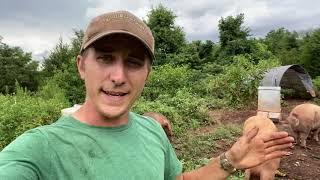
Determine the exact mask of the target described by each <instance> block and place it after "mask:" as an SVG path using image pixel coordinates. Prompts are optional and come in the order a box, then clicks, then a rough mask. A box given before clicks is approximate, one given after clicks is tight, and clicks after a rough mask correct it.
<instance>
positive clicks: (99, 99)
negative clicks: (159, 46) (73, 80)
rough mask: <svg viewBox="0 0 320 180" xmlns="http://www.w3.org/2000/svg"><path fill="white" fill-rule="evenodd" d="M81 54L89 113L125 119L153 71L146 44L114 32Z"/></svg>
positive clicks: (112, 118)
mask: <svg viewBox="0 0 320 180" xmlns="http://www.w3.org/2000/svg"><path fill="white" fill-rule="evenodd" d="M93 47H94V48H89V49H88V50H87V51H88V52H87V53H86V55H85V56H80V57H78V69H79V73H80V76H81V78H82V79H84V81H85V85H86V103H87V104H88V105H89V106H90V107H91V108H90V109H91V112H90V113H96V115H98V116H100V117H103V118H105V119H109V120H117V119H121V118H125V117H127V115H128V112H129V110H130V108H131V106H132V105H133V103H134V101H135V100H136V99H137V97H138V96H139V95H140V93H141V92H142V90H143V87H144V85H145V81H146V79H147V77H148V74H149V71H150V66H151V65H150V59H149V56H148V55H147V51H146V49H145V47H144V46H143V44H142V43H141V42H140V41H138V40H137V39H135V38H133V37H131V36H128V35H123V34H122V35H121V34H116V35H111V36H108V37H106V38H104V39H102V40H99V41H98V42H96V43H95V44H94V45H93Z"/></svg>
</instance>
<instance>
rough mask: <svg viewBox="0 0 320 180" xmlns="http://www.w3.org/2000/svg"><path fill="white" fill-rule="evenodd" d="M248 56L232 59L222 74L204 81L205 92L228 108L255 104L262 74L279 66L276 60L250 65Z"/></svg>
mask: <svg viewBox="0 0 320 180" xmlns="http://www.w3.org/2000/svg"><path fill="white" fill-rule="evenodd" d="M250 58H251V57H250V55H246V56H243V55H239V56H235V57H234V63H233V64H231V65H228V66H225V67H224V71H223V73H221V74H219V75H218V76H215V77H212V79H206V84H207V86H206V88H207V89H206V91H207V92H210V93H212V95H213V96H214V97H217V98H220V99H224V100H225V101H226V102H227V103H228V105H230V106H234V107H237V106H242V105H246V104H248V103H249V102H255V101H254V100H255V99H256V98H257V88H258V86H259V83H260V80H261V79H262V78H263V75H264V73H265V72H266V71H267V70H268V69H269V68H272V67H275V66H277V65H279V62H278V61H277V60H276V59H267V60H260V61H259V63H258V64H256V65H255V64H254V63H252V61H251V60H250Z"/></svg>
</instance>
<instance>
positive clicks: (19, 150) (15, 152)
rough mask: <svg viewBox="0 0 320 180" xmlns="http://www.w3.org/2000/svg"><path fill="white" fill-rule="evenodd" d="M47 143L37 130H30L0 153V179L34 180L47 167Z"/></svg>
mask: <svg viewBox="0 0 320 180" xmlns="http://www.w3.org/2000/svg"><path fill="white" fill-rule="evenodd" d="M47 143H48V142H47V141H46V139H45V138H44V137H43V135H42V134H41V133H40V132H39V131H38V130H30V131H28V132H26V133H24V134H22V135H21V136H19V137H18V138H17V139H15V140H14V141H13V142H12V143H10V144H9V145H8V146H7V147H5V148H4V149H3V150H2V151H1V152H0V179H6V180H18V179H19V180H20V179H21V180H31V179H32V180H36V179H39V178H41V176H40V174H41V173H40V171H41V169H40V168H42V169H46V168H47V167H46V166H45V165H44V164H43V163H44V162H48V161H47V158H48V157H47V156H46V155H47V153H48V152H47V150H48V149H47V148H46V147H47V146H48V144H47Z"/></svg>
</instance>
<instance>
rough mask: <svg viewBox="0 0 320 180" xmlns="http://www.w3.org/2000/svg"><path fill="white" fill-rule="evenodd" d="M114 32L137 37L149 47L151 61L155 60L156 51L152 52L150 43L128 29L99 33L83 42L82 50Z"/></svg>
mask: <svg viewBox="0 0 320 180" xmlns="http://www.w3.org/2000/svg"><path fill="white" fill-rule="evenodd" d="M113 34H127V35H130V36H133V37H135V38H137V39H138V40H139V41H140V42H142V44H143V45H144V46H145V48H146V49H147V51H148V54H149V56H150V58H151V61H152V62H153V60H154V59H155V56H154V53H153V52H152V49H151V48H150V47H149V45H148V44H147V43H146V42H145V41H144V40H143V39H142V38H140V37H139V36H137V35H135V34H133V33H130V32H128V31H123V30H116V31H107V32H104V33H100V34H97V35H96V36H94V37H93V38H91V39H90V40H89V41H87V42H86V43H85V44H83V46H82V47H81V51H83V50H84V49H86V48H87V47H88V46H89V45H91V44H92V43H94V42H96V41H97V40H99V39H101V38H103V37H106V36H110V35H113Z"/></svg>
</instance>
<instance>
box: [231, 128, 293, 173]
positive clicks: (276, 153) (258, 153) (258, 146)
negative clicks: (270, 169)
mask: <svg viewBox="0 0 320 180" xmlns="http://www.w3.org/2000/svg"><path fill="white" fill-rule="evenodd" d="M258 131H259V129H258V128H256V127H255V128H253V129H252V130H250V131H248V133H246V134H244V135H243V136H242V137H240V138H239V139H238V141H237V142H236V143H235V144H234V145H233V146H232V147H231V149H230V150H228V151H227V152H226V157H227V158H228V159H229V160H230V162H231V164H232V165H233V166H234V167H235V168H236V169H248V168H251V167H254V166H257V165H260V164H261V163H263V162H265V161H267V160H270V159H274V158H279V157H283V156H286V155H290V154H291V153H290V152H288V151H287V150H288V148H290V147H291V146H292V142H293V141H294V139H293V138H292V137H290V136H288V133H287V132H284V131H282V132H272V133H268V134H266V135H265V136H257V134H258Z"/></svg>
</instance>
